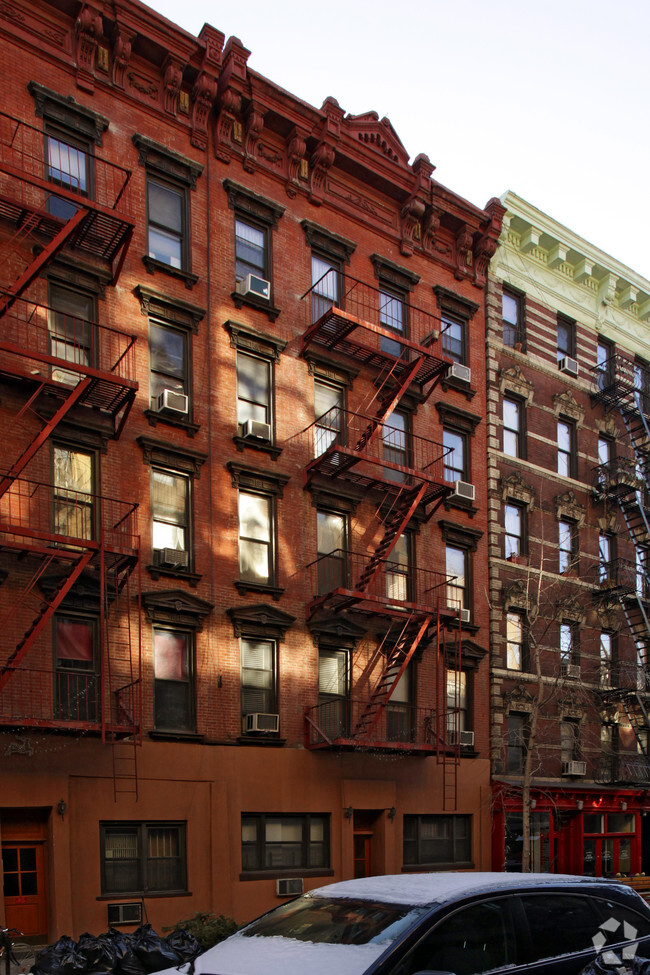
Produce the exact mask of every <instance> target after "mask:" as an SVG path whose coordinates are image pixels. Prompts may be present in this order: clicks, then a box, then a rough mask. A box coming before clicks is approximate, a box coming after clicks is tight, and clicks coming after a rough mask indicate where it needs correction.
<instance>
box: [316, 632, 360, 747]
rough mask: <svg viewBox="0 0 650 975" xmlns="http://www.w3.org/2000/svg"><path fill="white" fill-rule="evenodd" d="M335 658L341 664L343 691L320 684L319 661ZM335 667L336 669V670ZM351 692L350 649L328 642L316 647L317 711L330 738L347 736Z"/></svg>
mask: <svg viewBox="0 0 650 975" xmlns="http://www.w3.org/2000/svg"><path fill="white" fill-rule="evenodd" d="M326 658H330V659H331V658H336V659H337V660H338V661H339V663H342V665H343V668H342V669H343V692H340V691H338V690H337V691H336V692H331V691H327V690H324V689H323V688H322V686H321V676H322V668H321V663H322V661H323V660H324V659H326ZM338 669H339V668H338V667H337V671H338ZM351 692H352V651H351V650H350V649H349V648H348V647H341V646H334V645H331V644H329V643H326V644H322V645H319V647H318V695H317V700H318V713H319V723H320V726H321V728H322V730H323V731H324V732H325V733H326V734H327V736H328V738H329V739H330V740H333V739H335V738H348V737H349V731H350V719H351V715H350V704H351V701H350V695H351Z"/></svg>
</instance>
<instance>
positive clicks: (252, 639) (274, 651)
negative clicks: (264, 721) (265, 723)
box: [239, 635, 279, 719]
mask: <svg viewBox="0 0 650 975" xmlns="http://www.w3.org/2000/svg"><path fill="white" fill-rule="evenodd" d="M263 643H265V644H268V646H269V649H270V655H271V666H270V667H269V668H259V667H258V668H254V667H251V666H248V665H246V666H245V664H244V647H245V645H246V646H247V645H249V644H263ZM239 663H240V699H241V716H242V719H244V718H245V717H246V715H247V714H279V707H278V641H277V640H273V639H267V638H262V637H258V636H252V635H247V636H243V635H242V636H241V637H240V639H239ZM246 670H256V671H259V672H262V671H263V672H264V673H266V672H268V673H269V674H270V684H271V686H270V688H269V689H268V694H269V698H268V700H269V701H270V706H269V707H264V708H261V709H260V708H253V707H248V706H247V705H246V704H245V694H246V691H247V690H260V685H259V684H258V685H255V684H250V683H249V684H247V683H246V682H245V679H244V672H245V671H246ZM265 690H266V689H265Z"/></svg>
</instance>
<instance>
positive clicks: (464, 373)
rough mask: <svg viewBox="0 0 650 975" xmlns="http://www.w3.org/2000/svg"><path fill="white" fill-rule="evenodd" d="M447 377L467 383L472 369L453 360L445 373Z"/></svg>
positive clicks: (470, 377) (470, 378) (469, 380)
mask: <svg viewBox="0 0 650 975" xmlns="http://www.w3.org/2000/svg"><path fill="white" fill-rule="evenodd" d="M447 379H460V380H461V382H464V383H469V382H471V381H472V370H471V369H470V367H469V366H464V365H462V364H461V363H460V362H453V363H452V365H451V369H450V370H449V372H448V373H447Z"/></svg>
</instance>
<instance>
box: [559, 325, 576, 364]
mask: <svg viewBox="0 0 650 975" xmlns="http://www.w3.org/2000/svg"><path fill="white" fill-rule="evenodd" d="M575 354H576V323H575V322H574V321H572V320H571V319H570V318H566V317H565V316H564V315H558V316H557V361H558V363H559V362H562V360H563V359H566V358H567V357H570V358H572V359H573V358H575Z"/></svg>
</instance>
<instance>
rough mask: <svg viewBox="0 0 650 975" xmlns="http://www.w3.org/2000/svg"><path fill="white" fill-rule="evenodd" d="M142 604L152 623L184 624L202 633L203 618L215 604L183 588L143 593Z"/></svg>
mask: <svg viewBox="0 0 650 975" xmlns="http://www.w3.org/2000/svg"><path fill="white" fill-rule="evenodd" d="M142 605H143V607H144V611H145V613H146V616H147V620H148V621H149V622H150V623H164V624H165V625H166V626H182V627H185V628H186V629H191V630H194V631H195V632H197V633H200V632H201V630H202V629H203V620H204V619H205V618H206V616H208V615H209V614H210V613H211V612H212V610H213V609H214V606H213V604H212V603H209V602H207V601H206V600H205V599H199V597H198V596H191V595H190V594H189V593H187V592H184V591H183V590H182V589H158V590H156V591H155V592H144V593H142Z"/></svg>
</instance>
